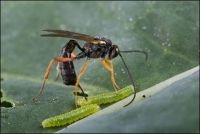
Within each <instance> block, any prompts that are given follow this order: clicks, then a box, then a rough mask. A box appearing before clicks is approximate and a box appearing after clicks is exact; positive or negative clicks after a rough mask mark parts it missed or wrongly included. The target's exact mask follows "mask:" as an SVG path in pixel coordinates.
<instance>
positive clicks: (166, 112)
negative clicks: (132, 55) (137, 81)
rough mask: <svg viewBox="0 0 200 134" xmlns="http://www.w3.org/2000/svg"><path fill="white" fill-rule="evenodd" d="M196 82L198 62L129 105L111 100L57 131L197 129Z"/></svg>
mask: <svg viewBox="0 0 200 134" xmlns="http://www.w3.org/2000/svg"><path fill="white" fill-rule="evenodd" d="M198 82H199V66H198V67H196V68H194V69H192V70H189V71H187V72H185V73H183V74H180V75H178V76H175V77H173V78H170V79H168V80H167V81H164V82H161V83H159V84H158V85H156V86H153V87H151V88H149V89H147V90H146V91H145V90H144V91H143V92H140V93H138V94H137V98H136V100H137V101H135V103H133V104H132V105H129V106H127V107H122V105H123V104H122V103H116V104H113V105H112V106H109V107H107V108H106V109H104V110H102V111H100V112H99V113H97V114H95V115H93V116H91V117H88V118H87V119H83V120H81V121H79V122H76V123H74V124H72V125H71V126H68V127H67V128H65V129H63V130H60V131H58V133H133V132H134V133H186V132H187V133H198V132H199V84H198ZM156 90H157V91H156ZM153 92H154V93H153ZM144 95H145V96H146V97H145V98H144ZM139 99H140V101H138V100H139ZM119 107H120V108H119ZM110 111H112V112H110ZM94 128H95V129H94Z"/></svg>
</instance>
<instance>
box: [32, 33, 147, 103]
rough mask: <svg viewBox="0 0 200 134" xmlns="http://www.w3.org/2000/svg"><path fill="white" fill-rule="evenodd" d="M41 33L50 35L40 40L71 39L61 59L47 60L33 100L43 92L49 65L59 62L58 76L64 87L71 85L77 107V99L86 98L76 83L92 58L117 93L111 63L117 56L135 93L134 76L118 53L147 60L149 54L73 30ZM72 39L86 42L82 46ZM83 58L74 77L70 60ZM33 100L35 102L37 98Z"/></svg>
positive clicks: (63, 50)
mask: <svg viewBox="0 0 200 134" xmlns="http://www.w3.org/2000/svg"><path fill="white" fill-rule="evenodd" d="M43 31H45V32H49V33H47V34H42V35H41V36H42V37H65V38H71V40H70V41H69V42H67V43H66V45H65V46H64V47H63V48H62V50H61V53H60V56H59V57H55V58H53V59H52V60H51V61H50V63H49V65H48V67H47V69H46V72H45V74H44V80H43V84H42V86H41V89H40V91H39V94H38V95H37V96H36V97H38V96H40V95H41V94H42V93H43V90H44V86H45V83H46V81H47V79H48V77H49V75H50V72H51V68H52V65H53V64H54V63H58V66H57V68H58V76H57V77H59V75H61V76H62V79H63V82H64V84H65V85H73V86H74V95H75V104H77V103H76V102H77V96H83V97H85V99H87V96H88V95H87V94H86V93H84V91H83V88H82V87H81V85H80V82H79V81H80V78H81V76H82V75H83V73H84V72H85V70H86V68H87V66H88V63H89V59H91V58H94V59H97V58H101V60H100V61H101V63H102V65H103V66H104V67H105V68H106V69H107V70H108V71H109V72H110V75H111V81H112V85H113V87H114V89H115V91H116V90H118V89H119V86H118V85H117V83H116V81H115V76H114V68H113V63H112V59H114V58H115V57H117V56H119V57H120V58H121V60H122V62H123V64H124V67H125V68H126V70H127V73H128V76H129V79H130V82H131V83H132V85H133V87H134V90H135V83H134V80H133V77H132V75H131V73H130V71H129V69H128V67H127V65H126V63H125V60H124V58H123V57H122V54H121V53H131V52H137V53H143V54H145V57H146V59H147V58H148V55H147V53H146V52H145V51H142V50H129V51H121V50H120V49H119V47H118V46H117V45H115V44H113V43H112V42H111V40H110V39H107V38H104V37H93V36H90V35H86V34H81V33H76V32H72V31H64V30H52V29H47V30H43ZM75 39H77V40H82V41H85V44H84V46H83V47H81V46H80V45H79V44H78V42H77V41H76V40H75ZM76 47H77V48H78V49H79V50H80V53H78V54H75V53H73V51H74V49H75V48H76ZM82 58H86V61H85V63H84V65H83V66H82V68H81V69H80V73H79V74H78V76H77V75H76V72H75V69H74V64H73V61H74V60H76V59H82ZM78 89H80V90H81V92H78ZM36 97H35V98H34V99H36ZM135 97H136V92H134V96H133V98H132V100H131V101H130V102H129V103H128V104H126V105H125V106H127V105H129V104H130V103H132V101H133V100H134V99H135Z"/></svg>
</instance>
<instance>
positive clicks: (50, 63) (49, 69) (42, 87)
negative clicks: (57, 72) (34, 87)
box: [33, 57, 76, 101]
mask: <svg viewBox="0 0 200 134" xmlns="http://www.w3.org/2000/svg"><path fill="white" fill-rule="evenodd" d="M75 58H76V57H72V58H63V57H55V58H53V59H52V60H51V61H50V62H49V65H48V67H47V69H46V71H45V74H44V79H43V83H42V86H41V88H40V91H39V93H38V94H37V95H36V96H35V97H34V98H33V101H37V98H38V97H40V95H42V93H43V92H44V86H45V83H46V81H47V80H48V78H49V75H50V72H51V70H52V66H53V64H54V63H56V62H69V61H73V60H74V59H75Z"/></svg>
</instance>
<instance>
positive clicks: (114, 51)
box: [108, 45, 119, 59]
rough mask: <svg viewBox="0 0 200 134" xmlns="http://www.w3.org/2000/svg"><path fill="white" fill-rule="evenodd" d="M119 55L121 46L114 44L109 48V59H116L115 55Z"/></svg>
mask: <svg viewBox="0 0 200 134" xmlns="http://www.w3.org/2000/svg"><path fill="white" fill-rule="evenodd" d="M118 55H119V48H118V46H117V45H112V46H111V47H110V49H109V52H108V58H109V59H114V58H115V57H117V56H118Z"/></svg>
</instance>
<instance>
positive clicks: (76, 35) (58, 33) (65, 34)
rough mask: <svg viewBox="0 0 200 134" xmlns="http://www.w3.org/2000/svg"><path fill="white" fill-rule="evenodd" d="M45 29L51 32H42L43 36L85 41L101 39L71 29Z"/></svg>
mask: <svg viewBox="0 0 200 134" xmlns="http://www.w3.org/2000/svg"><path fill="white" fill-rule="evenodd" d="M43 31H46V32H50V33H47V34H41V36H47V37H65V38H72V39H78V40H83V41H86V42H93V41H100V39H98V38H95V37H93V36H90V35H86V34H81V33H76V32H71V31H64V30H53V29H46V30H43Z"/></svg>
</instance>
